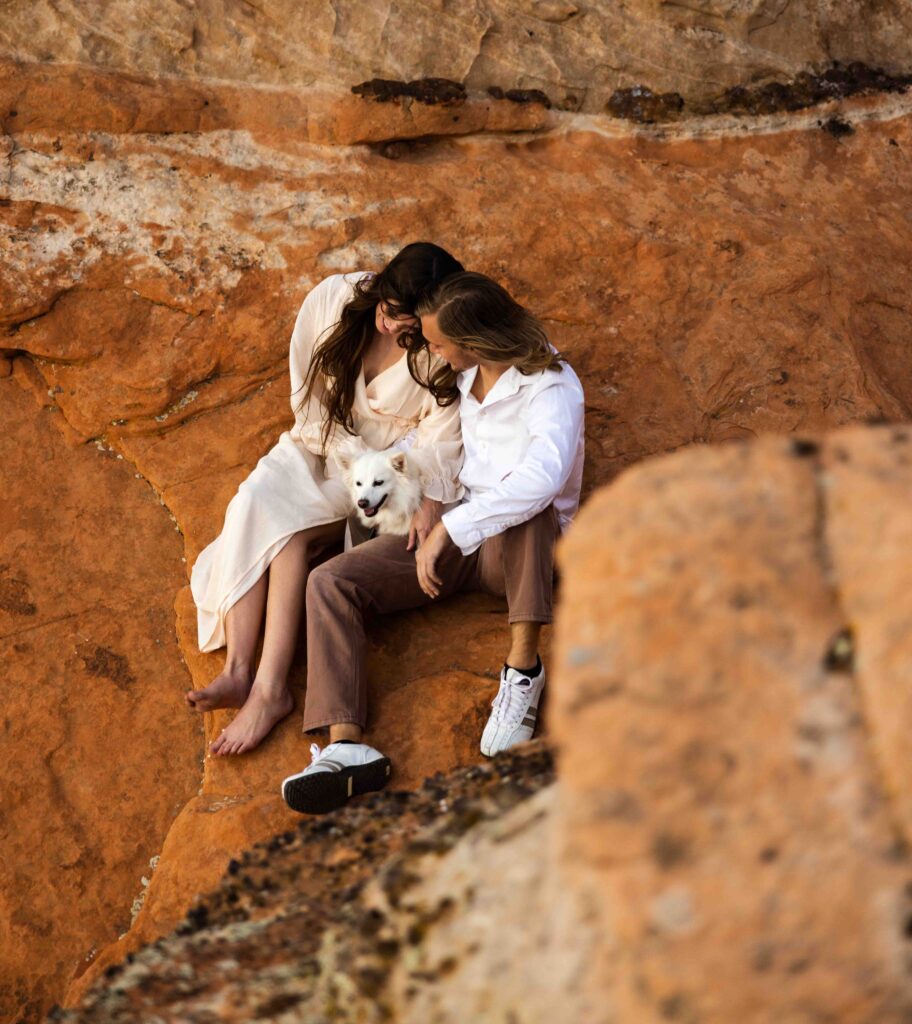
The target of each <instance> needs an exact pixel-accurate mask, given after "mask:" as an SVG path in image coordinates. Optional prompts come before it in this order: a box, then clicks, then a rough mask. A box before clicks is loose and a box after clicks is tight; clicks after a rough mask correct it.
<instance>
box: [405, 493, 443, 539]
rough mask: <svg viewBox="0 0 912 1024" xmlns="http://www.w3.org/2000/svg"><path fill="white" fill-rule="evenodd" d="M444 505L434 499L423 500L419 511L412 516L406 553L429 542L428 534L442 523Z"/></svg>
mask: <svg viewBox="0 0 912 1024" xmlns="http://www.w3.org/2000/svg"><path fill="white" fill-rule="evenodd" d="M442 510H443V505H442V504H441V503H440V502H439V501H435V500H434V498H422V499H421V504H420V505H419V506H418V511H417V512H416V513H415V514H414V515H413V516H412V524H411V526H410V527H409V536H408V544H407V545H406V548H405V550H406V551H412V550H414V549H415V548H416V547H421V545H422V544H423V543H424V542H425V541H426V540H427V538H428V534H429V533H430V532H431V530H433V529H434V527H435V526H436V525H437V524H438V523H439V522H440V517H441V515H442Z"/></svg>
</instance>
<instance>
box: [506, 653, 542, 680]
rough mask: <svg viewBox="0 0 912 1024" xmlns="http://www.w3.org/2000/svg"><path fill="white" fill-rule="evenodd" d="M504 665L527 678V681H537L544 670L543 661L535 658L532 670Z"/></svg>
mask: <svg viewBox="0 0 912 1024" xmlns="http://www.w3.org/2000/svg"><path fill="white" fill-rule="evenodd" d="M504 665H506V667H507V668H512V669H513V671H514V672H518V673H519V674H520V675H521V676H526V678H527V679H535V678H536V676H538V674H539V673H540V672H541V670H542V661H541V658H539V657H536V658H535V664H534V665H533V666H532V668H517V667H516V666H515V665H508V664H507V663H506V662H504Z"/></svg>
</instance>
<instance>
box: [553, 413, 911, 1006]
mask: <svg viewBox="0 0 912 1024" xmlns="http://www.w3.org/2000/svg"><path fill="white" fill-rule="evenodd" d="M910 444H912V432H910V431H909V430H908V429H907V428H905V427H903V428H889V427H884V428H878V429H877V430H864V429H858V428H855V429H851V430H845V431H840V432H837V433H835V434H833V435H832V436H831V437H829V438H827V440H826V442H825V443H824V444H823V445H822V446H821V447H820V449H819V451H818V450H817V448H816V446H815V445H805V446H803V447H799V448H797V449H796V448H795V447H794V446H793V445H792V444H791V442H789V441H786V440H784V439H775V438H765V439H763V440H761V441H759V442H756V443H753V444H750V445H742V444H732V445H726V446H724V447H722V448H717V449H712V450H702V451H691V452H688V453H681V454H678V455H675V456H673V457H670V458H665V459H658V460H652V461H650V462H649V463H648V464H646V465H644V466H642V467H639V468H636V469H632V470H630V471H629V472H627V473H626V474H624V476H623V477H622V478H621V479H620V480H618V481H617V483H616V484H615V485H614V486H612V487H611V488H609V489H607V490H605V491H603V492H601V493H600V494H599V495H598V496H597V497H596V498H594V499H593V500H592V502H590V504H589V505H588V507H587V508H586V510H585V511H584V513H583V514H582V515H581V517H580V520H579V522H578V524H577V525H576V527H575V529H574V532H573V533H572V535H571V536H570V537H568V539H567V541H566V542H565V544H564V545H563V548H562V555H561V564H562V567H563V570H564V573H565V600H564V602H563V605H562V607H561V610H560V621H559V624H558V641H559V644H558V651H559V653H558V661H559V677H558V678H559V685H558V686H556V688H555V695H556V697H557V698H558V699H557V703H556V713H555V716H554V725H555V732H556V734H557V737H558V739H559V741H560V744H561V749H562V753H561V757H560V780H561V782H560V785H561V788H562V791H563V795H564V799H563V800H561V801H560V803H559V804H558V807H559V813H558V815H557V820H556V822H555V837H556V840H557V842H558V843H559V844H560V847H561V849H562V855H561V861H562V870H563V871H564V872H566V877H567V878H568V879H569V878H572V879H573V885H574V887H575V889H576V895H577V896H578V897H579V898H580V899H581V900H583V901H585V902H586V905H587V906H589V907H590V908H594V913H595V921H594V922H591V923H592V926H593V927H595V928H596V929H597V930H600V932H601V934H603V935H604V936H606V940H605V941H604V943H603V944H602V945H601V947H600V948H599V950H598V952H597V954H596V955H594V956H593V957H592V958H591V961H590V962H591V964H592V974H591V975H590V979H589V985H590V991H591V992H595V993H598V994H600V995H604V994H608V995H609V997H610V999H611V1001H612V1002H613V1004H614V1006H615V1009H616V1017H614V1018H612V1019H616V1020H618V1021H630V1022H633V1021H646V1020H649V1021H652V1020H664V1019H672V1020H678V1019H680V1020H700V1021H704V1022H715V1021H718V1022H720V1024H721V1022H724V1021H732V1020H737V1021H743V1022H758V1024H759V1022H767V1021H769V1022H772V1021H783V1020H826V1019H830V1020H838V1021H840V1022H842V1024H849V1022H856V1021H857V1022H862V1021H875V1020H876V1021H880V1022H887V1021H902V1020H905V1019H906V1018H907V1016H908V1013H909V1011H910V1006H912V986H910V983H909V979H908V971H907V963H908V955H909V950H908V944H909V925H908V922H909V913H910V903H909V880H910V877H912V874H910V873H912V862H910V858H909V852H908V851H909V838H910V832H909V821H908V817H907V813H906V812H907V797H906V794H907V793H908V791H909V787H910V784H912V776H910V772H909V759H908V756H907V752H906V749H905V747H904V746H900V745H899V744H898V742H897V737H898V735H899V733H900V732H901V731H903V732H906V733H907V732H908V729H909V726H910V714H909V708H908V701H907V699H906V698H905V697H904V696H903V694H905V693H907V692H908V690H909V683H910V678H909V662H908V658H907V657H906V658H904V657H903V655H902V653H901V652H902V651H903V650H904V649H905V640H904V637H905V635H906V634H905V632H904V630H905V629H907V628H908V625H909V622H910V616H912V602H910V599H909V593H910V590H912V588H910V586H909V579H908V575H909V568H908V560H907V559H905V558H897V549H896V548H895V547H894V544H895V543H896V541H897V540H898V539H899V538H900V537H903V536H907V535H908V531H909V530H910V529H912V516H910V513H909V505H908V502H907V501H905V500H903V499H898V493H897V492H895V491H894V492H892V493H891V488H894V487H895V488H897V489H906V488H908V486H909V484H910V482H912V481H910V468H909V466H910V462H909V446H910ZM900 575H902V576H903V578H904V582H905V585H904V586H903V588H902V590H901V591H900V588H899V587H897V585H896V584H897V582H898V577H899V576H900ZM846 630H848V634H847V635H846V636H845V638H843V639H840V635H841V634H843V632H844V631H846ZM591 998H592V997H591ZM590 1005H594V1003H590ZM599 1019H600V1018H599Z"/></svg>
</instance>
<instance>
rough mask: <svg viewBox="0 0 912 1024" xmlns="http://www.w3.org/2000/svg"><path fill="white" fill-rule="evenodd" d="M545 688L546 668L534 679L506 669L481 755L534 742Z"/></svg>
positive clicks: (483, 735) (488, 754)
mask: <svg viewBox="0 0 912 1024" xmlns="http://www.w3.org/2000/svg"><path fill="white" fill-rule="evenodd" d="M544 685H545V666H544V665H542V668H541V671H540V672H539V673H538V675H537V676H536V677H535V678H534V679H530V678H529V677H528V676H524V675H523V674H522V672H517V671H516V669H515V668H507V666H506V665H505V666H504V667H503V670H502V671H501V673H500V689H499V690H498V691H497V696H496V697H495V698H494V700H493V701H492V702H491V708H492V710H491V717H490V718H489V719H488V724H487V725H486V726H485V727H484V732H483V733H482V734H481V752H482V754H484V755H485V757H493V756H494V755H495V754H499V753H500V752H501V751H502V750H506V749H507V748H508V747H512V746H514V745H515V744H517V743H524V742H525V741H526V740H531V739H532V733H533V732H535V722H536V719H537V718H538V701H539V698H540V697H541V692H542V687H543V686H544Z"/></svg>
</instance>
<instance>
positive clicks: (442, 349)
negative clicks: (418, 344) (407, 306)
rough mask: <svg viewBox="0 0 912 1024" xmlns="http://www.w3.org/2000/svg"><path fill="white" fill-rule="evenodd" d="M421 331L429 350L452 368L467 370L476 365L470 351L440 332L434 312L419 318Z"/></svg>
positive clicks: (475, 360)
mask: <svg viewBox="0 0 912 1024" xmlns="http://www.w3.org/2000/svg"><path fill="white" fill-rule="evenodd" d="M421 333H422V334H423V335H424V337H425V340H426V341H427V343H428V348H429V349H430V350H431V352H433V353H434V355H435V356H439V357H440V358H441V359H442V360H444V362H447V363H449V364H450V366H451V367H452V368H453V369H454V370H457V371H459V370H468V369H470V368H471V367H473V366H476V365H477V362H478V360H477V359H475V358H473V356H472V353H471V352H469V351H468V350H467V349H464V348H462V347H461V346H460V345H457V344H456V342H455V341H453V339H452V338H448V337H447V336H446V335H445V334H443V333H442V331H441V330H440V328H439V327H438V326H437V314H436V313H426V314H425V315H424V316H423V317H422V318H421Z"/></svg>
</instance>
